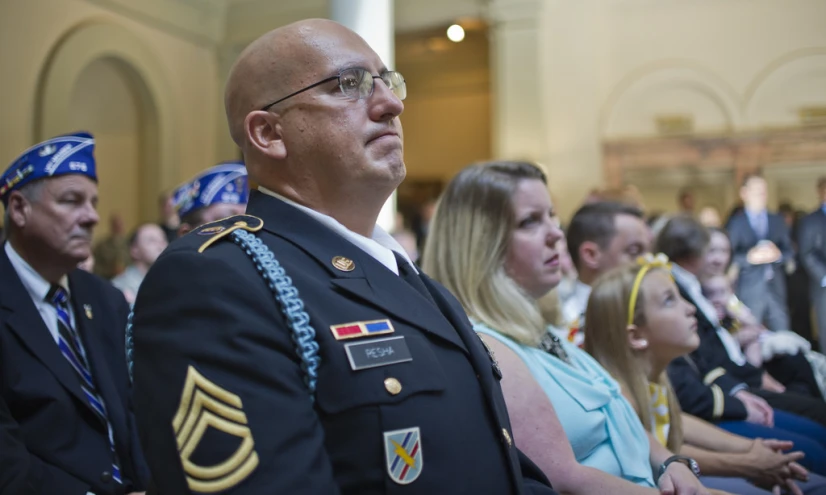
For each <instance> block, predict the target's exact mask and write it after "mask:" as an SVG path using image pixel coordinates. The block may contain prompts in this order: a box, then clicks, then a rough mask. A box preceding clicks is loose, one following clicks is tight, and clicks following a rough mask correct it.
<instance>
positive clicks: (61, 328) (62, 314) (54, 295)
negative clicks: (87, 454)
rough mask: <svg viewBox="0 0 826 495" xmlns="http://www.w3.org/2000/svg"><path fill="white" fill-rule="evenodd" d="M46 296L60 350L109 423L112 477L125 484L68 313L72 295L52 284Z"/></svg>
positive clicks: (99, 401) (86, 362) (103, 411)
mask: <svg viewBox="0 0 826 495" xmlns="http://www.w3.org/2000/svg"><path fill="white" fill-rule="evenodd" d="M46 300H47V301H48V302H50V303H52V304H53V305H54V307H55V309H56V310H57V330H58V332H57V333H58V338H57V341H58V342H57V345H58V347H60V352H61V353H62V354H63V357H65V358H66V360H67V361H69V364H70V365H71V366H72V368H73V369H74V370H75V372H76V373H77V376H78V378H79V379H80V388H81V390H83V395H85V396H86V400H87V401H89V405H90V406H92V410H94V411H95V413H97V415H98V417H100V419H101V420H102V421H103V422H104V423H106V428H107V430H108V433H109V446H110V448H111V449H112V456H113V461H112V479H114V480H115V481H116V482H117V483H119V484H122V483H123V482H122V481H121V477H120V467H119V462H118V455H117V452H116V451H115V437H114V435H113V433H112V425H111V424H110V423H109V419H108V416H107V415H106V404H104V402H103V399H102V398H101V397H100V394H98V392H97V388H96V387H95V382H94V379H93V377H92V373H91V371H89V362H88V361H87V359H86V352H84V350H83V343H82V342H81V341H80V336H79V335H78V334H77V332H76V331H75V329H74V328H73V327H72V320H71V318H70V317H69V295H68V294H67V293H66V290H65V289H64V288H63V287H61V286H59V285H52V288H51V290H50V291H49V294H48V295H47V296H46Z"/></svg>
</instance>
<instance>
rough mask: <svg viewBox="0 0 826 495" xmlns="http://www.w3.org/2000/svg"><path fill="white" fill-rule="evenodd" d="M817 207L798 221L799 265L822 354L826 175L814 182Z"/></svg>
mask: <svg viewBox="0 0 826 495" xmlns="http://www.w3.org/2000/svg"><path fill="white" fill-rule="evenodd" d="M817 192H818V195H819V196H820V202H821V204H820V208H818V209H817V210H815V211H814V212H812V213H810V214H808V215H806V217H804V218H803V220H801V221H800V227H799V237H798V249H799V251H800V255H799V256H800V262H801V264H802V265H803V268H805V269H806V272H807V273H808V274H809V295H810V297H811V301H812V306H813V307H814V309H815V319H816V320H817V340H818V342H820V350H821V352H826V176H824V177H821V178H820V179H819V180H818V181H817Z"/></svg>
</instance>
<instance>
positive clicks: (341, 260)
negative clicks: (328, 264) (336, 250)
mask: <svg viewBox="0 0 826 495" xmlns="http://www.w3.org/2000/svg"><path fill="white" fill-rule="evenodd" d="M332 263H333V266H334V267H335V268H337V269H338V270H341V271H343V272H352V271H353V270H355V268H356V264H355V262H353V260H351V259H350V258H345V257H344V256H335V257H333V261H332Z"/></svg>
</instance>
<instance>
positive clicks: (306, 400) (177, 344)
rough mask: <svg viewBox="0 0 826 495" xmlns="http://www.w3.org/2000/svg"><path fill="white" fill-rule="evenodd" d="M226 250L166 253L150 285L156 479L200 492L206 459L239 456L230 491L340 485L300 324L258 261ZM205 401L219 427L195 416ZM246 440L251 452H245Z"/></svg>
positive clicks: (140, 360) (144, 363)
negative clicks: (296, 332)
mask: <svg viewBox="0 0 826 495" xmlns="http://www.w3.org/2000/svg"><path fill="white" fill-rule="evenodd" d="M227 248H228V249H231V250H234V251H233V252H228V251H222V250H221V247H220V246H219V247H216V248H211V249H210V250H209V251H207V252H206V253H204V254H199V253H197V252H195V251H194V250H191V251H186V250H179V251H173V252H167V253H165V254H164V255H162V256H161V258H159V259H158V261H157V262H156V263H155V265H154V266H153V268H152V270H151V271H150V272H149V274H148V275H147V277H146V279H145V280H144V281H143V283H142V285H141V290H140V293H139V295H138V299H137V301H136V304H135V314H134V318H133V323H134V327H133V335H134V342H135V364H134V377H135V386H134V393H135V406H136V414H137V421H138V428H139V430H140V435H141V440H142V444H143V447H144V450H145V453H146V458H147V460H148V462H149V465H150V467H151V469H152V473H153V476H154V478H153V480H152V482H153V484H154V485H156V487H157V489H158V493H163V494H170V493H190V489H189V487H188V485H190V484H191V483H192V482H193V481H195V482H201V481H204V480H203V479H201V478H199V474H198V473H197V466H218V465H227V464H228V463H230V461H232V462H231V463H232V464H233V466H232V467H233V468H234V470H233V473H236V474H237V476H236V477H235V478H234V479H232V480H231V482H225V483H222V482H221V479H218V480H216V483H215V484H214V486H213V487H214V488H217V489H218V491H220V492H221V493H225V494H268V495H269V494H272V493H291V494H316V493H323V494H332V495H334V494H336V493H339V488H338V487H337V484H336V482H335V480H334V477H333V472H332V464H331V462H330V459H329V456H328V453H327V451H326V450H325V437H324V431H323V428H322V424H321V420H320V418H319V415H318V414H317V412H316V411H315V409H314V408H313V403H312V402H311V398H310V394H309V391H308V389H307V386H306V385H305V382H304V373H303V372H302V369H301V366H300V362H299V359H298V356H297V354H296V350H295V343H294V342H293V340H292V338H291V332H290V331H289V330H288V328H287V326H286V324H285V320H284V317H283V316H282V315H281V314H280V310H279V309H278V307H277V305H276V304H275V302H274V298H273V296H272V293H271V292H270V290H269V289H268V288H267V287H266V285H265V284H264V282H263V279H262V278H261V277H260V276H259V275H258V273H256V271H255V269H254V268H253V265H252V263H250V261H249V260H248V259H247V258H246V257H245V255H244V254H243V252H242V251H240V250H239V249H238V248H237V247H235V246H234V245H231V244H230V245H228V246H227ZM215 251H218V254H214V252H215ZM222 253H223V254H224V255H226V256H222V255H221V254H222ZM235 253H237V255H236V254H235ZM242 262H243V263H242ZM233 263H234V264H233ZM194 391H200V392H203V393H204V394H205V395H201V396H200V398H198V397H196V395H197V394H196V393H195V392H194ZM206 399H210V400H211V401H213V402H212V403H213V407H211V413H213V416H215V415H216V414H217V416H218V418H217V419H216V420H215V421H214V422H213V423H212V425H213V426H215V425H216V424H217V425H218V427H216V428H211V429H210V431H208V432H206V433H203V432H202V433H203V434H202V435H199V436H197V437H195V436H194V435H197V434H198V432H197V430H195V429H191V428H189V427H188V426H187V422H188V421H189V420H190V419H191V418H190V416H191V414H193V413H192V411H194V410H195V407H197V405H198V403H203V400H206ZM216 403H217V404H218V405H217V406H215V405H214V404H216ZM149 404H151V407H146V406H148V405H149ZM190 406H191V407H190ZM185 431H188V433H184V432H185ZM181 438H183V440H184V441H186V442H188V443H187V445H189V447H191V449H190V452H189V454H188V456H189V457H188V461H191V463H190V464H189V465H188V467H187V468H185V467H184V460H183V459H182V456H181V455H179V452H178V447H177V445H176V442H180V441H181ZM189 442H191V443H189ZM243 442H247V443H246V445H249V442H252V450H251V452H249V453H248V454H244V455H243V456H241V459H240V461H239V462H235V461H234V460H233V459H234V457H233V455H234V454H236V453H238V452H239V451H240V449H241V448H242V447H239V445H240V446H243V445H245V444H244V443H243ZM198 447H201V448H200V449H199V448H198ZM184 450H186V449H184ZM236 464H237V465H236ZM193 466H195V468H194V467H193ZM286 466H288V467H289V468H288V469H284V467H286ZM188 478H189V479H188ZM225 478H227V477H225ZM190 486H191V485H190Z"/></svg>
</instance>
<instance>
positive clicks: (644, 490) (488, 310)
mask: <svg viewBox="0 0 826 495" xmlns="http://www.w3.org/2000/svg"><path fill="white" fill-rule="evenodd" d="M561 237H562V232H561V231H560V229H559V226H558V223H557V221H556V219H555V215H554V210H553V207H552V205H551V200H550V197H549V194H548V189H547V184H546V179H545V175H544V174H543V173H542V171H541V170H540V169H539V168H537V167H536V166H534V165H532V164H529V163H523V162H490V163H483V164H479V165H473V166H470V167H468V168H466V169H464V170H462V171H461V172H460V173H459V174H458V175H457V176H456V177H455V178H454V179H453V180H452V181H451V182H450V184H449V185H448V187H447V189H446V190H445V192H444V194H443V196H442V198H441V200H440V202H439V205H438V207H437V210H436V214H435V216H434V218H433V221H432V223H431V228H430V234H429V236H428V240H427V243H426V246H425V252H424V270H425V272H427V273H428V274H429V275H430V276H431V277H433V278H434V279H436V280H438V281H439V282H441V283H442V284H444V285H445V286H446V287H447V288H448V289H449V290H450V291H451V292H453V294H454V295H455V296H456V297H457V298H458V299H459V301H460V302H461V303H462V305H463V306H464V308H465V310H466V311H467V313H468V314H469V315H470V317H471V319H472V321H473V323H474V329H475V330H476V331H477V332H478V333H480V335H481V338H482V340H483V341H484V342H485V343H486V345H487V346H488V347H489V348H490V349H491V350H492V352H493V355H495V357H496V359H497V361H498V365H499V367H500V368H501V371H502V375H503V379H502V388H503V391H504V394H505V400H506V402H507V406H508V410H509V412H510V416H511V421H512V426H513V433H514V440H515V443H516V445H518V446H519V448H520V449H521V450H523V451H524V452H525V453H526V454H528V456H529V457H531V459H533V460H534V461H535V462H536V463H537V465H538V466H539V467H540V468H541V469H542V470H543V471H544V472H545V473H546V474H547V475H548V476H549V477H550V478H551V479H553V483H554V487H555V488H556V489H557V490H559V491H560V492H561V493H571V494H579V493H581V494H594V493H599V494H603V493H606V494H607V493H610V494H640V495H642V494H657V493H658V491H659V492H660V493H676V494H678V495H682V494H706V493H708V492H707V491H706V490H705V488H703V487H702V486H701V484H700V483H699V481H698V480H697V478H696V477H695V475H694V474H693V473H692V472H691V471H690V470H689V468H688V467H687V466H686V465H684V464H682V463H681V462H671V461H674V459H671V460H669V458H670V457H671V455H672V454H671V453H670V452H668V451H667V450H666V449H665V448H664V447H661V446H658V445H656V444H654V445H655V450H654V451H653V452H652V451H651V442H650V441H649V439H648V436H647V435H646V432H645V430H644V429H643V428H642V425H641V424H640V422H639V421H638V420H637V418H636V414H635V412H634V410H633V409H632V408H631V406H630V405H629V404H628V402H627V401H626V400H625V399H624V398H623V396H622V394H621V392H620V389H619V387H618V385H617V383H616V382H615V381H614V380H613V379H612V378H611V377H610V376H608V374H607V373H606V372H605V370H604V369H602V368H601V367H600V366H599V365H598V364H597V363H596V362H595V361H594V360H593V359H591V358H590V356H588V355H587V354H586V353H585V352H584V351H582V350H580V349H578V348H576V347H574V346H571V345H569V344H567V343H564V342H560V341H559V340H558V339H556V338H554V337H552V336H551V334H550V333H549V332H548V331H547V328H546V326H545V324H544V321H543V318H542V315H541V312H540V308H539V305H538V302H537V301H538V300H539V299H540V298H542V297H543V296H544V295H545V294H547V293H548V292H549V291H550V290H551V289H553V288H554V287H556V286H557V285H558V284H559V281H560V268H559V253H558V251H557V246H558V241H559V240H560V239H561ZM566 437H567V438H566ZM663 464H665V466H664V467H663V468H662V470H660V466H661V465H663ZM652 466H653V467H654V468H655V469H656V470H657V474H658V476H657V481H656V482H655V479H654V476H653V475H652ZM660 474H662V475H661V476H659V475H660ZM655 487H658V488H659V490H658V489H657V488H655Z"/></svg>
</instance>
